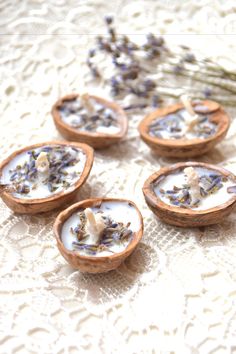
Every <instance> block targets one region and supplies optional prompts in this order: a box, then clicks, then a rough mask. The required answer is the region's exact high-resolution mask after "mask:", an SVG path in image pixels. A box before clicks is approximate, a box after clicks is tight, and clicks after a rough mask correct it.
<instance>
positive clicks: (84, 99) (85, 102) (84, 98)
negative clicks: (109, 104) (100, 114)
mask: <svg viewBox="0 0 236 354" xmlns="http://www.w3.org/2000/svg"><path fill="white" fill-rule="evenodd" d="M80 103H81V105H82V107H84V108H85V109H86V111H87V112H88V113H89V114H90V115H93V114H94V112H95V110H94V107H93V105H92V103H91V101H90V97H89V94H88V93H82V94H81V95H80Z"/></svg>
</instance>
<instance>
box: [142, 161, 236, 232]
mask: <svg viewBox="0 0 236 354" xmlns="http://www.w3.org/2000/svg"><path fill="white" fill-rule="evenodd" d="M189 166H192V167H202V168H206V169H210V170H213V171H216V172H218V173H220V174H221V175H223V176H226V177H229V178H230V179H231V180H232V181H233V182H235V183H236V176H235V175H234V174H232V173H231V172H229V171H227V170H225V169H224V168H221V167H217V166H214V165H210V164H207V163H200V162H185V163H177V164H175V165H172V166H171V167H164V168H161V169H160V170H159V171H158V172H156V173H154V174H152V175H151V176H150V177H149V178H148V179H147V180H146V181H145V183H144V186H143V194H144V198H145V201H146V203H147V205H148V207H149V208H150V209H151V210H152V211H153V213H154V214H155V215H156V216H158V217H159V218H160V219H161V220H162V221H164V222H166V223H167V224H171V225H175V226H181V227H199V226H205V225H212V224H217V223H220V222H222V221H223V220H224V219H225V218H226V216H228V215H229V214H230V213H231V211H232V209H233V207H234V205H235V203H236V194H234V195H233V194H232V197H231V198H230V199H229V200H228V201H227V202H226V203H223V204H220V205H219V206H217V207H213V208H210V209H206V210H192V209H185V208H181V207H177V206H172V205H168V204H166V203H164V202H163V201H162V200H161V199H160V198H159V197H158V196H157V195H156V194H155V192H154V190H153V184H154V183H155V182H156V181H157V180H159V179H160V178H164V177H165V176H167V175H169V174H171V173H174V172H176V171H178V170H182V169H184V168H185V167H189Z"/></svg>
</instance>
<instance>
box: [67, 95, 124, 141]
mask: <svg viewBox="0 0 236 354" xmlns="http://www.w3.org/2000/svg"><path fill="white" fill-rule="evenodd" d="M65 102H66V101H65ZM73 102H78V108H80V109H79V110H78V112H77V113H76V112H73V113H68V112H65V111H64V110H60V116H61V119H62V121H63V122H64V123H66V124H68V125H70V126H71V127H73V128H74V129H77V130H78V131H83V132H87V133H88V134H93V133H104V134H111V135H112V134H117V133H119V132H120V126H119V125H118V126H117V125H114V124H112V122H111V125H110V126H108V127H106V126H104V125H99V126H98V127H96V128H94V129H93V130H87V129H85V128H84V126H83V125H82V126H81V127H78V128H77V127H76V126H74V122H75V121H76V122H77V124H80V122H81V121H82V120H81V119H80V115H82V114H88V112H87V110H86V108H84V107H82V106H81V105H80V102H79V100H75V101H73ZM90 102H91V104H92V105H93V107H94V111H95V112H94V114H98V115H99V112H98V111H99V109H101V108H104V106H103V105H101V104H100V103H98V102H97V101H96V100H94V99H92V98H90ZM73 104H74V103H73ZM65 106H66V104H65ZM106 111H107V112H109V113H110V114H111V115H112V116H113V117H115V116H116V115H117V113H116V112H114V111H113V110H112V109H109V108H106Z"/></svg>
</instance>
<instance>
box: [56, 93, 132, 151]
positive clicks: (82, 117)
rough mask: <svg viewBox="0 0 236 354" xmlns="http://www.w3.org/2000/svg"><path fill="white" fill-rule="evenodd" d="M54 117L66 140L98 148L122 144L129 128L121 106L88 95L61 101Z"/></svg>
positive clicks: (58, 102)
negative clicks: (120, 142)
mask: <svg viewBox="0 0 236 354" xmlns="http://www.w3.org/2000/svg"><path fill="white" fill-rule="evenodd" d="M52 116H53V120H54V123H55V125H56V127H57V129H58V130H59V132H60V133H61V134H62V135H63V136H64V137H65V138H66V139H68V140H73V141H79V142H83V143H87V144H89V145H91V146H93V147H94V148H95V149H101V148H105V147H107V146H109V145H112V144H115V143H117V142H119V141H120V140H121V139H122V138H123V137H124V136H125V135H126V133H127V129H128V121H127V117H126V114H125V112H124V111H123V109H122V108H121V107H120V106H119V105H117V104H116V103H115V102H110V101H107V100H105V99H103V98H101V97H98V96H93V95H88V94H84V95H79V94H71V95H67V96H65V97H62V98H60V99H59V100H58V101H57V102H56V103H55V104H54V106H53V108H52Z"/></svg>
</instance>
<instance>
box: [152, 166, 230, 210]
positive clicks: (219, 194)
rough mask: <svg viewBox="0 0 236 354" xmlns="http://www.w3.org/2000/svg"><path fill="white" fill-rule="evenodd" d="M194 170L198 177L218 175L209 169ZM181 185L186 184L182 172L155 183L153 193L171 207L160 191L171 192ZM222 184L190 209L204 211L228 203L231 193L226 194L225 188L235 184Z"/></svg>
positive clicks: (196, 168)
mask: <svg viewBox="0 0 236 354" xmlns="http://www.w3.org/2000/svg"><path fill="white" fill-rule="evenodd" d="M194 169H195V170H196V172H197V173H198V175H199V176H201V175H203V174H207V175H209V174H214V173H215V174H219V173H218V172H216V171H214V170H210V169H209V170H207V169H203V168H199V167H194ZM183 184H186V177H185V175H184V172H183V170H182V171H179V172H176V173H172V174H169V175H168V176H166V177H165V178H163V179H162V180H160V182H159V183H157V184H156V186H155V187H154V192H155V193H156V195H157V196H158V197H159V198H160V199H161V200H162V201H163V202H164V203H166V204H168V205H173V204H171V202H170V201H169V199H168V198H167V197H166V196H165V195H163V194H162V193H160V189H164V190H165V191H166V190H173V187H174V186H176V187H182V186H183ZM222 184H223V187H222V188H220V189H219V190H218V191H216V192H215V193H213V194H209V195H208V196H206V197H204V198H203V199H202V200H201V202H200V203H199V205H198V206H197V207H193V208H191V209H193V210H206V209H210V208H214V207H216V206H219V205H221V204H223V203H225V202H227V201H229V200H230V198H232V193H228V192H227V188H228V187H230V186H233V185H235V183H234V182H233V181H230V180H227V181H226V182H222Z"/></svg>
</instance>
